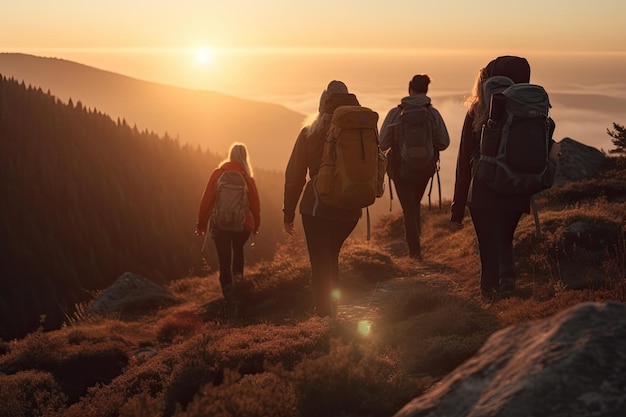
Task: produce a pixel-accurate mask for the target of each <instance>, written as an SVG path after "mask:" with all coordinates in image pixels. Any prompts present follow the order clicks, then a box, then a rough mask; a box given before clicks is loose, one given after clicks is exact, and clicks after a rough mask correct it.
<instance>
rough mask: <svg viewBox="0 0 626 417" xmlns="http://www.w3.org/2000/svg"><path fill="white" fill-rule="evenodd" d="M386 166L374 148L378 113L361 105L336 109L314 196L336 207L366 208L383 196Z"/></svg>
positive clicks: (376, 140) (379, 153)
mask: <svg viewBox="0 0 626 417" xmlns="http://www.w3.org/2000/svg"><path fill="white" fill-rule="evenodd" d="M386 165H387V158H386V156H385V155H384V154H383V153H382V152H381V151H380V149H379V147H378V113H376V112H375V111H373V110H371V109H369V108H367V107H362V106H355V105H347V106H339V107H337V108H336V109H335V110H334V111H333V116H332V119H331V122H330V128H329V130H328V134H327V136H326V141H325V143H324V149H323V153H322V161H321V165H320V169H319V172H318V174H317V177H316V178H315V183H314V186H315V192H316V195H317V196H318V197H319V199H320V200H321V201H322V202H323V203H324V204H327V205H329V206H332V207H336V208H342V209H360V208H363V207H367V206H369V205H371V204H373V203H374V201H375V200H376V198H378V197H382V195H383V193H384V177H385V170H386Z"/></svg>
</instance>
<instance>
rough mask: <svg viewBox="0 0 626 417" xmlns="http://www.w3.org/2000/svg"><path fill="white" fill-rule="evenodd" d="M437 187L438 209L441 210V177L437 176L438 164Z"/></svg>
mask: <svg viewBox="0 0 626 417" xmlns="http://www.w3.org/2000/svg"><path fill="white" fill-rule="evenodd" d="M437 188H439V210H441V208H442V207H441V177H439V165H437Z"/></svg>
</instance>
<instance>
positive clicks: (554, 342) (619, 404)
mask: <svg viewBox="0 0 626 417" xmlns="http://www.w3.org/2000/svg"><path fill="white" fill-rule="evenodd" d="M625 393H626V305H624V304H620V303H614V302H608V303H605V304H600V303H582V304H579V305H577V306H575V307H572V308H570V309H568V310H565V311H562V312H560V313H558V314H556V315H554V316H552V317H550V318H547V319H544V320H540V321H536V322H530V323H524V324H519V325H516V326H511V327H508V328H506V329H503V330H501V331H499V332H496V333H494V334H493V335H492V336H491V337H490V338H489V339H488V340H487V342H486V343H485V345H484V346H483V347H482V348H481V349H480V351H479V352H478V353H477V354H476V355H475V356H474V357H473V358H471V359H469V360H468V361H467V362H465V363H464V364H463V365H461V366H459V367H458V368H457V369H456V370H454V371H453V372H451V373H450V374H449V375H448V376H446V377H445V378H444V379H443V380H442V381H441V382H440V383H439V384H438V385H437V386H436V387H434V388H433V389H432V390H431V391H429V392H427V393H426V394H424V395H422V396H420V397H417V398H415V399H413V400H412V401H411V402H409V403H408V404H407V405H406V406H405V407H403V408H402V409H401V410H400V411H398V412H397V413H396V414H395V416H394V417H409V416H410V417H453V416H454V417H486V416H493V417H496V416H501V417H504V416H506V417H522V416H523V417H528V416H532V417H544V416H545V417H548V416H550V417H561V416H562V417H592V416H593V417H600V416H602V417H604V416H606V417H609V416H610V417H617V416H626V394H625Z"/></svg>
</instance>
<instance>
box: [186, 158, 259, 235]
mask: <svg viewBox="0 0 626 417" xmlns="http://www.w3.org/2000/svg"><path fill="white" fill-rule="evenodd" d="M231 170H232V171H239V172H240V173H241V174H242V175H243V177H244V178H245V179H246V184H247V185H248V203H249V205H248V214H247V215H246V222H245V228H246V230H248V231H250V232H254V233H256V232H258V230H259V225H260V224H261V202H260V200H259V192H258V190H257V188H256V182H255V181H254V178H252V177H251V176H249V175H248V174H247V173H246V170H245V169H244V167H243V166H242V165H241V164H240V163H239V162H233V161H230V162H226V163H224V164H222V166H220V167H219V168H216V169H215V170H214V171H213V173H212V174H211V177H210V178H209V182H208V183H207V185H206V188H205V189H204V193H203V194H202V200H200V210H199V211H198V223H197V225H196V230H197V231H199V232H202V233H204V232H206V230H207V224H208V222H209V218H210V217H211V213H213V206H214V205H215V197H216V193H217V180H218V178H219V177H220V175H222V173H223V172H224V171H231Z"/></svg>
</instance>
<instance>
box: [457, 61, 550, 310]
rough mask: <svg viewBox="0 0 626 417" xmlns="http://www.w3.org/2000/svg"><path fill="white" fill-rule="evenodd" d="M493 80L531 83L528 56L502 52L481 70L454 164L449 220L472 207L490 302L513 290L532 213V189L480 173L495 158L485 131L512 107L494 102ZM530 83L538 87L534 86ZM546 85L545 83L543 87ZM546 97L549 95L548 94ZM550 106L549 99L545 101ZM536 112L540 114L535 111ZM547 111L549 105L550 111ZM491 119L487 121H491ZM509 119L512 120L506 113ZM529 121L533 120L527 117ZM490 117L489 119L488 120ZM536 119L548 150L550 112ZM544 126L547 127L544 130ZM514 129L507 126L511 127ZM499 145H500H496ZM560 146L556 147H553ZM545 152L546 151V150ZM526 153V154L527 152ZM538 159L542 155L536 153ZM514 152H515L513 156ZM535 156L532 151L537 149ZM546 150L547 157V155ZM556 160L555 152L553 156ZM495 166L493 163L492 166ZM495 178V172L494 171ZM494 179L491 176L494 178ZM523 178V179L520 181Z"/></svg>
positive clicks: (460, 219)
mask: <svg viewBox="0 0 626 417" xmlns="http://www.w3.org/2000/svg"><path fill="white" fill-rule="evenodd" d="M488 80H491V81H492V82H493V81H495V80H506V81H507V82H508V83H509V85H511V86H515V85H517V87H524V88H527V86H529V81H530V65H529V64H528V61H527V60H526V59H525V58H522V57H517V56H508V55H507V56H500V57H498V58H496V59H494V60H492V61H490V62H489V64H488V65H487V66H486V67H484V68H481V69H480V71H478V74H477V77H476V81H475V84H474V88H473V93H472V96H471V97H470V98H469V100H468V107H469V108H468V111H467V113H466V115H465V121H464V123H463V129H462V133H461V142H460V145H459V153H458V157H457V165H456V183H455V186H454V198H453V201H452V206H451V216H450V221H451V222H452V224H453V225H455V226H456V227H457V228H461V227H462V226H463V219H464V216H465V207H466V206H467V207H469V212H470V215H471V218H472V223H473V225H474V229H475V232H476V238H477V240H478V251H479V255H480V264H481V272H480V293H481V296H482V298H483V300H485V301H487V302H491V301H493V300H494V299H496V298H498V297H499V296H501V295H503V294H508V293H511V292H512V291H514V290H515V280H516V271H515V260H514V255H513V234H514V233H515V229H516V228H517V224H518V222H519V220H520V218H521V216H522V214H523V213H529V212H530V201H531V197H532V194H533V193H532V192H522V191H520V192H513V190H506V191H507V192H502V191H498V189H496V188H495V186H494V185H493V184H490V183H489V181H487V180H486V179H482V178H481V177H479V176H478V174H477V173H478V172H480V169H481V168H480V167H481V163H483V162H484V161H486V162H485V163H487V162H488V163H491V160H494V158H493V157H492V158H491V160H488V159H487V158H483V155H482V153H484V152H486V151H485V148H487V147H488V146H487V145H488V144H487V143H486V142H487V141H486V140H484V138H483V140H482V142H483V143H482V144H481V132H482V133H484V132H485V131H486V130H487V128H490V129H491V127H489V126H490V122H491V121H492V120H493V121H495V120H501V119H502V118H503V115H504V114H505V113H506V112H508V111H509V110H508V107H505V108H501V107H503V106H501V105H498V106H496V105H494V104H495V103H496V102H497V99H498V98H499V97H502V93H500V94H499V96H498V95H497V94H492V95H489V96H488V94H487V93H486V92H485V85H486V84H487V83H488V82H489V81H488ZM530 87H531V88H536V87H538V86H533V85H530ZM541 88H542V87H541ZM545 98H546V100H547V95H546V97H545ZM490 103H491V104H490ZM546 107H548V108H549V103H548V104H546ZM490 108H491V111H492V112H494V113H495V112H496V110H498V113H501V114H499V115H497V116H496V115H491V116H490V114H489V112H490ZM535 113H538V112H537V111H536V110H535ZM546 113H547V110H546ZM488 119H489V120H488ZM505 120H513V119H512V116H508V117H506V118H505ZM529 120H530V119H529ZM488 122H489V123H488ZM537 123H539V124H542V129H539V127H536V129H535V130H537V131H541V132H542V133H541V135H539V136H540V141H541V142H542V145H541V146H540V147H539V148H542V149H543V148H545V141H546V140H549V142H548V147H549V148H548V149H549V150H552V148H553V146H552V145H553V144H554V141H553V140H552V139H551V138H552V133H553V132H554V127H555V124H554V121H553V120H552V119H551V118H549V117H548V116H547V114H546V115H545V116H544V119H541V120H540V121H538V122H537ZM544 129H545V132H544ZM510 130H511V129H509V131H510ZM494 131H496V132H498V133H497V135H498V136H497V140H498V141H502V140H504V139H502V138H503V137H504V136H503V135H502V136H499V135H500V133H499V131H497V130H496V129H494ZM533 133H534V131H533V130H531V129H526V130H525V131H524V132H523V134H522V136H523V138H524V141H525V142H528V143H530V138H531V136H532V134H533ZM495 148H496V149H500V148H501V146H496V147H495ZM554 148H555V149H558V147H554ZM522 151H523V149H522V148H520V149H518V152H517V153H518V154H522ZM544 153H545V152H544ZM524 155H525V154H524ZM537 155H538V157H539V159H541V157H542V155H539V154H538V153H537ZM513 156H515V155H513ZM533 156H534V154H533ZM546 157H547V155H544V156H543V158H544V159H546ZM550 159H552V156H550ZM494 169H495V168H494ZM491 177H494V178H495V177H496V176H495V175H492V176H491ZM492 181H493V180H492ZM519 183H522V182H519Z"/></svg>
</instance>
